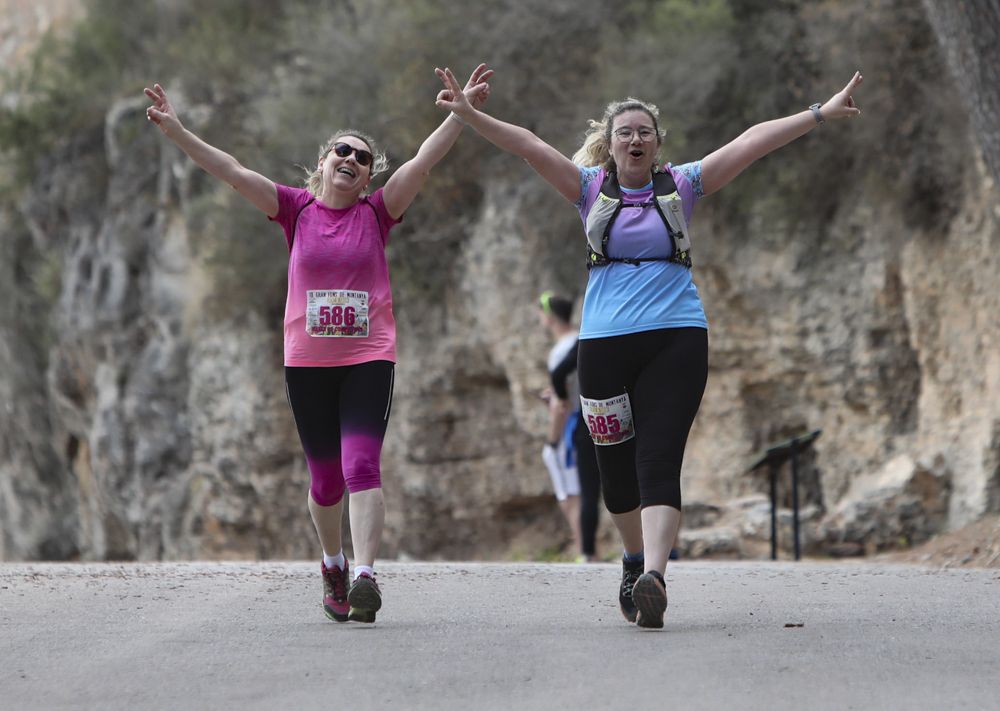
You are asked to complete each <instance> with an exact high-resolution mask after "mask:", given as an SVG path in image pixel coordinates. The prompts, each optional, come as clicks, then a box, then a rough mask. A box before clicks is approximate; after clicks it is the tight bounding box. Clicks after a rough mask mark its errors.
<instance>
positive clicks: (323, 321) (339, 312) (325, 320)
mask: <svg viewBox="0 0 1000 711" xmlns="http://www.w3.org/2000/svg"><path fill="white" fill-rule="evenodd" d="M318 315H319V323H320V325H321V326H353V325H354V322H355V320H356V318H357V314H356V313H355V311H354V307H353V306H320V307H319V314H318Z"/></svg>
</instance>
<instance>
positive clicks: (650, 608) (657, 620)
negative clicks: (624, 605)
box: [632, 570, 667, 629]
mask: <svg viewBox="0 0 1000 711" xmlns="http://www.w3.org/2000/svg"><path fill="white" fill-rule="evenodd" d="M632 600H633V602H634V603H635V606H636V607H637V608H638V609H639V613H638V614H637V615H636V618H635V623H636V624H637V625H639V626H640V627H652V628H655V629H659V628H660V627H663V613H664V612H666V611H667V584H666V583H665V582H663V576H662V575H660V574H659V573H657V572H656V571H655V570H651V571H649V572H648V573H643V574H642V575H640V576H639V579H638V580H636V581H635V587H634V588H632Z"/></svg>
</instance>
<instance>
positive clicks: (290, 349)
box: [271, 183, 399, 366]
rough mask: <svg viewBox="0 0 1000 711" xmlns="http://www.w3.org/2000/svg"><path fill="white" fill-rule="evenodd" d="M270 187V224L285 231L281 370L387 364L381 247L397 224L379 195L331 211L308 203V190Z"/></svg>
mask: <svg viewBox="0 0 1000 711" xmlns="http://www.w3.org/2000/svg"><path fill="white" fill-rule="evenodd" d="M275 187H276V188H277V190H278V214H277V215H275V216H274V217H273V218H271V219H272V220H274V221H275V222H277V223H278V224H279V225H281V226H282V228H283V229H284V230H285V240H286V241H287V242H288V248H289V257H288V299H287V300H286V301H285V365H287V366H340V365H354V364H355V363H365V362H368V361H372V360H388V361H391V362H393V363H395V362H396V321H395V319H394V318H393V316H392V292H391V291H390V289H389V265H388V264H387V263H386V259H385V246H386V243H387V242H388V240H389V230H391V229H392V228H393V226H395V225H396V224H398V223H399V220H394V219H393V218H392V217H391V216H390V215H389V213H388V211H387V210H386V209H385V202H384V200H383V199H382V189H381V188H380V189H378V190H376V191H375V193H374V194H373V195H371V196H369V197H362V198H361V199H360V200H359V201H358V202H357V203H355V204H354V205H352V206H351V207H348V208H344V209H340V210H336V209H333V208H331V207H327V206H326V205H324V204H323V203H321V202H320V201H319V200H313V201H312V203H309V200H310V199H311V198H312V195H311V194H310V193H309V191H308V190H304V189H302V188H290V187H288V186H287V185H279V184H277V183H275ZM307 203H309V204H308V205H307V206H306V207H305V209H302V206H303V205H306V204H307ZM300 209H301V213H299V210H300ZM297 214H298V224H297V225H295V221H296V220H295V218H296V215H297ZM293 229H294V230H295V234H294V236H293V235H292V230H293Z"/></svg>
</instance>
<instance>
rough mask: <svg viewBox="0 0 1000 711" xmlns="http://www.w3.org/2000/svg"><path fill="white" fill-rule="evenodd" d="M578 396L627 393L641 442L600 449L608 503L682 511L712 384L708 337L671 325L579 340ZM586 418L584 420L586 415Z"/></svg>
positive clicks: (619, 508) (621, 509) (611, 507)
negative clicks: (696, 431)
mask: <svg viewBox="0 0 1000 711" xmlns="http://www.w3.org/2000/svg"><path fill="white" fill-rule="evenodd" d="M579 375H580V394H581V395H582V396H583V397H585V398H589V399H593V400H606V399H609V398H613V397H615V396H617V395H621V394H622V393H628V396H629V400H630V403H631V407H632V417H633V422H634V425H635V437H633V438H631V439H629V440H626V441H625V442H621V443H619V444H613V445H604V446H597V447H595V449H596V450H597V463H598V466H599V468H600V472H601V484H602V486H603V489H604V504H605V505H606V506H607V507H608V511H610V512H611V513H614V514H618V513H626V512H628V511H632V510H634V509H635V508H636V507H638V506H642V507H643V508H645V507H647V506H659V505H666V506H672V507H674V508H675V509H678V510H679V509H680V507H681V480H680V478H681V462H682V461H683V460H684V446H685V445H686V444H687V437H688V432H689V431H690V430H691V423H693V422H694V417H695V415H696V414H698V407H699V405H700V404H701V397H702V395H703V394H704V392H705V382H706V380H707V379H708V332H707V331H706V330H705V329H703V328H669V329H660V330H657V331H642V332H640V333H630V334H627V335H624V336H611V337H608V338H587V339H581V340H580V352H579ZM584 419H586V418H584Z"/></svg>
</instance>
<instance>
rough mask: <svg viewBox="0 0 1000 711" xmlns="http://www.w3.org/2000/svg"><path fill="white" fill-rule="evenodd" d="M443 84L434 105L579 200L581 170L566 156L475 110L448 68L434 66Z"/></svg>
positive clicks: (529, 134) (568, 196)
mask: <svg viewBox="0 0 1000 711" xmlns="http://www.w3.org/2000/svg"><path fill="white" fill-rule="evenodd" d="M434 71H435V73H436V74H437V75H438V77H440V79H441V81H442V82H443V83H444V87H445V88H444V89H443V90H442V91H441V93H440V94H438V98H437V105H438V106H440V107H441V108H443V109H448V110H449V111H451V112H452V113H453V114H455V115H456V116H459V117H461V118H462V119H463V120H464V121H465V122H466V123H468V124H469V125H470V126H472V127H473V128H474V129H476V131H478V132H479V134H480V135H481V136H482V137H483V138H485V139H486V140H487V141H489V142H490V143H492V144H493V145H495V146H497V147H498V148H502V149H503V150H505V151H507V152H508V153H513V154H514V155H516V156H520V157H521V158H524V160H526V161H527V162H528V165H530V166H531V167H532V168H534V169H535V171H536V172H537V173H538V174H539V175H540V176H542V177H543V178H544V179H545V180H546V181H548V183H549V184H550V185H552V187H554V188H555V189H556V190H558V191H559V194H560V195H562V196H563V197H564V198H566V199H567V200H569V201H570V202H576V201H577V200H579V199H580V169H579V168H578V167H577V166H576V165H575V164H574V163H573V161H571V160H570V159H569V158H567V157H566V156H564V155H563V154H562V153H560V152H559V151H557V150H556V149H555V148H553V147H552V146H550V145H549V144H548V143H546V142H545V141H543V140H542V139H540V138H539V137H538V136H536V135H535V134H534V133H532V132H531V131H529V130H528V129H526V128H522V127H520V126H515V125H514V124H512V123H507V122H505V121H500V120H498V119H495V118H493V117H492V116H490V115H488V114H484V113H483V112H481V111H478V110H477V109H476V107H475V106H473V105H472V104H470V103H469V101H468V100H467V99H466V97H465V96H464V95H463V93H462V92H461V91H459V90H458V82H457V81H456V80H455V75H454V74H452V73H451V70H450V69H435V70H434Z"/></svg>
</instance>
